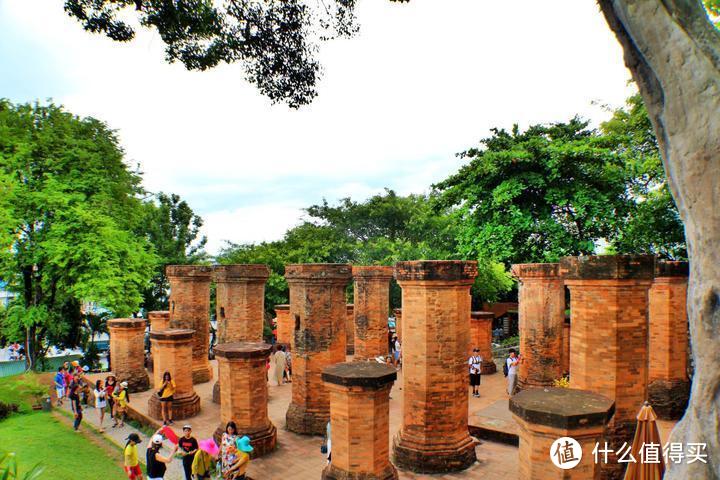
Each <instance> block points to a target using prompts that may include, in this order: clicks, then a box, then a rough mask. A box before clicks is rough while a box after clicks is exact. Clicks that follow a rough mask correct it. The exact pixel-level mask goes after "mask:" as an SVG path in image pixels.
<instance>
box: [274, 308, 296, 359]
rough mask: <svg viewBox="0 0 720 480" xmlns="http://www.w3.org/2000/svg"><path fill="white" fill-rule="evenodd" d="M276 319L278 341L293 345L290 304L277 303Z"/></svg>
mask: <svg viewBox="0 0 720 480" xmlns="http://www.w3.org/2000/svg"><path fill="white" fill-rule="evenodd" d="M275 321H276V322H277V343H281V344H283V345H290V346H292V342H293V322H292V320H290V305H275ZM291 350H292V348H291Z"/></svg>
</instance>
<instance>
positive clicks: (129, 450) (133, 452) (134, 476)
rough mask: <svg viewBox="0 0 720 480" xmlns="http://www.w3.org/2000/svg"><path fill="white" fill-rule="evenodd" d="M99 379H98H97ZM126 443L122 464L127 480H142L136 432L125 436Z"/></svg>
mask: <svg viewBox="0 0 720 480" xmlns="http://www.w3.org/2000/svg"><path fill="white" fill-rule="evenodd" d="M98 381H99V380H98ZM126 440H127V443H125V448H124V449H123V464H124V468H125V473H126V474H127V477H128V480H142V476H143V474H142V470H140V460H139V459H138V451H137V446H138V444H139V443H140V436H139V435H138V434H137V433H131V434H130V435H128V437H127V439H126Z"/></svg>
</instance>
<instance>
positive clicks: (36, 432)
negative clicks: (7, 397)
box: [0, 412, 127, 480]
mask: <svg viewBox="0 0 720 480" xmlns="http://www.w3.org/2000/svg"><path fill="white" fill-rule="evenodd" d="M0 439H2V441H0V449H2V450H5V451H10V452H15V454H16V455H17V458H18V466H19V469H20V470H21V471H22V472H25V471H27V470H29V469H30V468H31V467H32V466H33V465H35V464H36V463H38V462H40V463H41V464H42V465H43V466H45V472H44V473H43V474H42V475H41V477H40V478H43V479H48V480H49V479H52V480H79V479H98V478H101V479H103V480H122V479H124V478H127V477H126V476H125V474H124V472H123V470H122V467H121V466H119V463H118V461H119V459H120V456H121V453H120V452H119V451H118V452H117V454H116V455H114V456H113V455H111V454H110V453H108V451H106V450H105V449H103V448H101V447H99V446H97V445H95V444H94V443H92V442H91V441H90V440H88V439H87V438H85V437H84V436H83V435H82V434H80V433H75V432H74V431H73V429H72V427H71V426H69V425H67V424H65V423H62V422H61V421H59V420H58V419H56V418H55V417H53V416H52V415H51V414H50V413H44V412H37V413H30V414H27V415H13V416H11V417H9V418H7V419H5V420H3V421H0Z"/></svg>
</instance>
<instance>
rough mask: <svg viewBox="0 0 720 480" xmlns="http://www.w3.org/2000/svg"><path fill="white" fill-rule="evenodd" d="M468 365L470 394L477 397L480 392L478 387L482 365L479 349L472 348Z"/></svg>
mask: <svg viewBox="0 0 720 480" xmlns="http://www.w3.org/2000/svg"><path fill="white" fill-rule="evenodd" d="M468 365H469V367H470V386H471V387H472V389H473V391H472V396H473V397H479V396H480V392H479V391H478V387H479V386H480V371H481V367H482V357H481V356H480V349H479V348H477V347H475V348H473V353H472V355H470V358H469V359H468Z"/></svg>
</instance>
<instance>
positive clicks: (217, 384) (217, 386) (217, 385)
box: [212, 380, 220, 405]
mask: <svg viewBox="0 0 720 480" xmlns="http://www.w3.org/2000/svg"><path fill="white" fill-rule="evenodd" d="M212 401H213V403H217V404H218V405H220V380H218V381H217V382H215V385H213V395H212Z"/></svg>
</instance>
